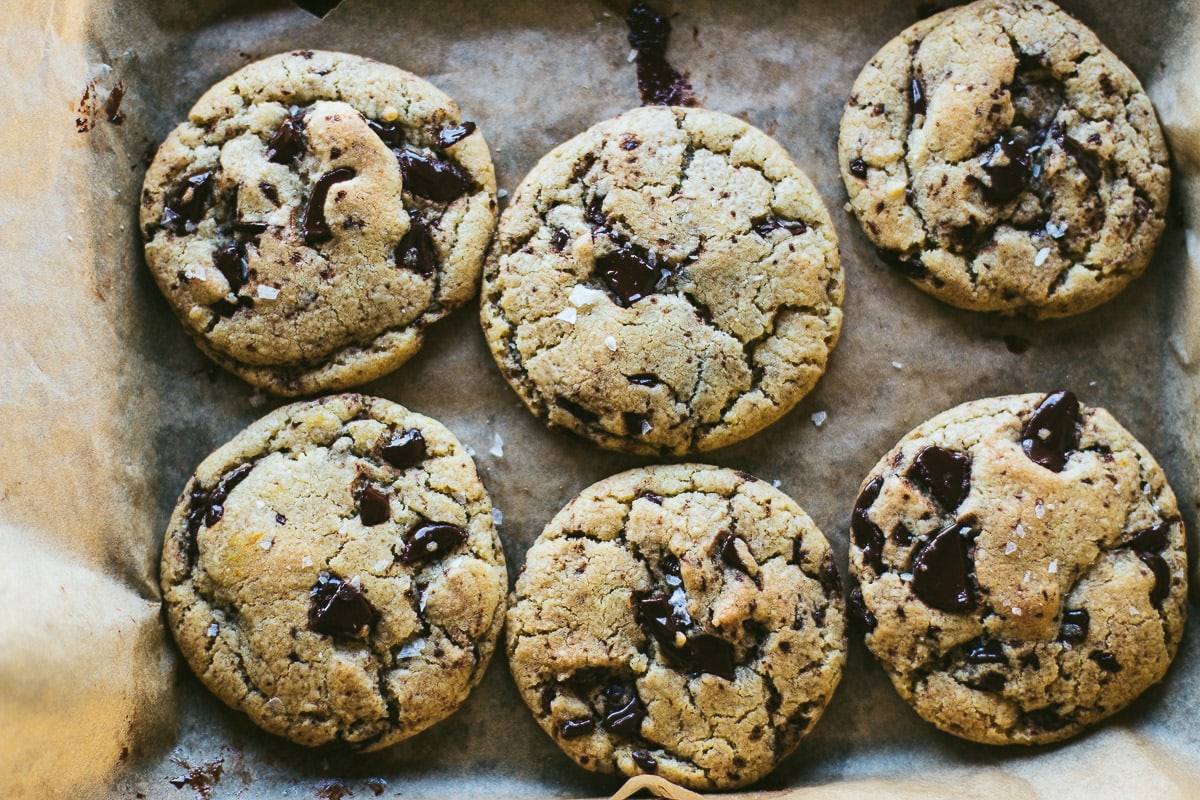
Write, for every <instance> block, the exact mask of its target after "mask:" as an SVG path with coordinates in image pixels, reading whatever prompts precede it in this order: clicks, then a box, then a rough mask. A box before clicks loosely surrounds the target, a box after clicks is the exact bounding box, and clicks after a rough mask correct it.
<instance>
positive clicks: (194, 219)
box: [159, 171, 213, 235]
mask: <svg viewBox="0 0 1200 800" xmlns="http://www.w3.org/2000/svg"><path fill="white" fill-rule="evenodd" d="M212 190H213V174H212V172H211V171H208V172H196V173H193V174H191V175H188V176H187V177H186V178H184V179H183V183H181V184H180V186H179V188H178V189H176V190H175V194H174V195H172V196H171V198H170V199H168V200H167V202H166V205H165V206H164V207H163V214H162V220H161V221H160V222H159V224H160V225H162V227H164V228H166V229H167V230H169V231H171V232H172V233H174V234H176V235H182V234H185V233H195V232H196V226H197V225H198V224H200V220H201V219H203V218H204V210H205V208H207V206H208V201H209V198H211V197H212Z"/></svg>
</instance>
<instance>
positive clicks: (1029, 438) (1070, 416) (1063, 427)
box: [1021, 391, 1079, 472]
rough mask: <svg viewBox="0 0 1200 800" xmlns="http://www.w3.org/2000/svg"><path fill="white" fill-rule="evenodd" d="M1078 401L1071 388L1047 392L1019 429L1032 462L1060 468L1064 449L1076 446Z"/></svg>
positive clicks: (1054, 468)
mask: <svg viewBox="0 0 1200 800" xmlns="http://www.w3.org/2000/svg"><path fill="white" fill-rule="evenodd" d="M1078 426H1079V401H1078V400H1076V399H1075V395H1074V394H1073V393H1071V392H1065V391H1064V392H1055V393H1054V394H1051V395H1047V396H1046V398H1045V399H1043V400H1042V402H1041V403H1039V404H1038V407H1037V408H1036V409H1034V411H1033V414H1032V415H1031V416H1030V417H1029V421H1028V422H1026V423H1025V427H1024V429H1023V430H1022V431H1021V449H1022V450H1024V451H1025V455H1027V456H1029V460H1030V461H1032V462H1033V463H1035V464H1037V465H1039V466H1042V467H1045V468H1046V469H1048V470H1050V471H1051V472H1062V470H1063V467H1064V466H1066V463H1067V453H1069V452H1070V451H1071V450H1074V449H1076V448H1078V447H1079V433H1078V431H1077V430H1076V429H1077V427H1078Z"/></svg>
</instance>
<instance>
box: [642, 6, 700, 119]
mask: <svg viewBox="0 0 1200 800" xmlns="http://www.w3.org/2000/svg"><path fill="white" fill-rule="evenodd" d="M625 24H626V25H628V26H629V44H630V46H631V47H633V48H634V50H636V51H637V54H636V57H635V60H636V63H637V82H638V93H639V94H640V95H641V97H642V105H645V106H651V105H659V106H690V105H695V102H696V98H695V94H694V93H693V91H692V87H691V85H690V84H689V83H688V82H687V81H686V80H685V79H684V77H683V76H682V75H681V74H680V73H679V72H678V71H677V70H676V69H675V68H674V67H672V66H671V65H670V64H668V63H667V38H668V37H669V36H670V34H671V22H670V21H669V20H668V19H667V18H666V17H665V16H663V15H661V14H659V13H658V12H656V11H654V10H653V9H652V8H650V7H649V6H647V5H646V4H645V3H643V2H641V1H640V0H638V2H635V3H634V4H633V5H631V6H630V7H629V11H628V13H627V14H626V15H625Z"/></svg>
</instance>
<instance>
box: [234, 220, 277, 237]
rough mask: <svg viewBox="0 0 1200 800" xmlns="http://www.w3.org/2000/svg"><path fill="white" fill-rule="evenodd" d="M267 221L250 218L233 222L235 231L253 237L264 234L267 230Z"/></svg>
mask: <svg viewBox="0 0 1200 800" xmlns="http://www.w3.org/2000/svg"><path fill="white" fill-rule="evenodd" d="M267 227H268V226H267V223H265V222H251V221H250V220H245V219H239V220H238V221H236V222H234V223H233V232H234V233H236V234H239V235H241V236H244V237H246V238H247V239H253V238H254V237H255V236H262V235H263V234H264V233H266V231H267Z"/></svg>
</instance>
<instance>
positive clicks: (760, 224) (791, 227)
mask: <svg viewBox="0 0 1200 800" xmlns="http://www.w3.org/2000/svg"><path fill="white" fill-rule="evenodd" d="M750 229H751V230H752V231H754V232H755V233H757V234H758V235H759V236H761V237H763V238H764V239H766V238H768V237H769V236H770V235H771V232H772V231H777V230H785V231H787V232H788V233H790V234H791V235H792V236H799V235H800V234H802V233H804V232H806V231H807V230H808V225H807V224H805V223H804V222H801V221H800V220H798V219H782V218H780V217H777V216H775V215H773V214H772V215H769V216H766V217H763V218H762V219H760V220H758V221H756V222H753V223H751V225H750Z"/></svg>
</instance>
